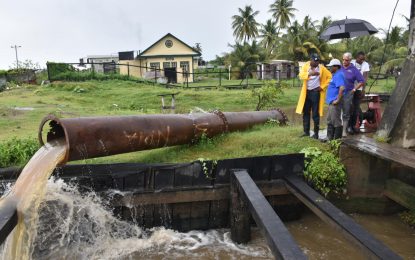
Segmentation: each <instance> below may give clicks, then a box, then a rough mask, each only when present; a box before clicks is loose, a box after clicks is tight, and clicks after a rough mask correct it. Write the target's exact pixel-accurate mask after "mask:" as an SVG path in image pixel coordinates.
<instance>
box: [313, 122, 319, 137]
mask: <svg viewBox="0 0 415 260" xmlns="http://www.w3.org/2000/svg"><path fill="white" fill-rule="evenodd" d="M318 131H320V127H319V126H318V125H315V126H314V134H313V138H314V139H318Z"/></svg>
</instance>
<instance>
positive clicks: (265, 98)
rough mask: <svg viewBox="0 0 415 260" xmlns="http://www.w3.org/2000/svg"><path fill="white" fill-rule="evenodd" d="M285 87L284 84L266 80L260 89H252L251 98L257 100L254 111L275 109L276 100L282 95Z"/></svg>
mask: <svg viewBox="0 0 415 260" xmlns="http://www.w3.org/2000/svg"><path fill="white" fill-rule="evenodd" d="M286 87H287V85H286V84H284V83H281V82H278V83H277V82H276V81H275V80H267V81H265V84H264V85H263V86H262V87H260V88H254V89H252V92H251V97H254V98H256V99H257V100H258V102H257V105H256V110H257V111H259V110H261V109H264V108H270V107H275V106H276V104H277V100H278V99H279V98H281V97H282V96H283V95H284V88H286Z"/></svg>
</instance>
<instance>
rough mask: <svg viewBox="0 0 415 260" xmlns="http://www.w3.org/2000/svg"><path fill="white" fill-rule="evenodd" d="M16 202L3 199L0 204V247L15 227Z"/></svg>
mask: <svg viewBox="0 0 415 260" xmlns="http://www.w3.org/2000/svg"><path fill="white" fill-rule="evenodd" d="M17 220H18V217H17V209H16V201H15V200H13V199H10V198H5V199H3V200H2V201H1V202H0V245H1V244H3V242H4V241H5V240H6V238H7V236H8V235H9V234H10V233H11V232H12V231H13V229H14V227H15V226H16V225H17Z"/></svg>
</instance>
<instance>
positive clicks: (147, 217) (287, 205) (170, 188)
mask: <svg viewBox="0 0 415 260" xmlns="http://www.w3.org/2000/svg"><path fill="white" fill-rule="evenodd" d="M303 166H304V164H303V155H302V154H291V155H276V156H263V157H252V158H240V159H226V160H219V161H217V162H215V163H213V162H212V161H204V162H199V161H195V162H191V163H180V164H140V163H127V164H124V163H122V164H95V165H88V164H87V165H66V166H62V167H58V168H56V169H55V171H54V173H53V175H55V176H57V177H59V178H61V179H63V180H64V181H66V182H70V183H73V184H76V185H77V186H78V187H79V189H80V190H81V191H88V190H93V191H95V192H97V193H98V194H101V195H102V196H103V197H104V198H105V197H106V194H107V191H108V190H118V191H120V192H119V193H117V194H116V195H115V196H114V197H112V198H111V199H110V201H109V203H108V204H109V206H111V208H113V210H114V214H115V215H116V216H117V217H119V218H121V219H123V220H129V221H134V222H135V223H138V224H139V225H140V226H143V227H146V228H152V227H157V226H165V227H166V228H172V229H175V230H178V231H189V230H207V229H213V228H228V227H230V223H229V221H230V217H229V214H230V201H229V198H230V195H229V194H230V169H233V168H245V169H249V170H250V172H251V177H252V178H253V179H254V180H255V181H256V182H257V183H258V186H259V187H260V188H261V189H262V190H263V192H264V194H265V196H266V197H267V199H268V201H269V202H270V204H271V205H272V206H273V208H274V209H275V210H276V212H277V213H278V214H279V215H280V216H281V217H282V218H283V219H284V220H291V219H297V218H299V217H300V216H301V213H302V211H303V209H304V207H303V205H302V203H301V202H300V201H299V200H297V199H296V198H295V197H294V196H293V195H291V194H290V192H289V191H288V190H287V188H286V187H285V185H284V183H283V181H282V180H281V177H282V175H283V174H284V173H285V174H286V173H290V174H301V173H302V170H303ZM17 172H18V170H17V169H16V170H15V171H12V170H8V171H5V170H4V171H3V172H0V178H1V179H2V181H3V182H8V181H11V180H13V179H14V178H15V177H16V174H17Z"/></svg>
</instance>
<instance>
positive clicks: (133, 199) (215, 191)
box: [111, 180, 289, 206]
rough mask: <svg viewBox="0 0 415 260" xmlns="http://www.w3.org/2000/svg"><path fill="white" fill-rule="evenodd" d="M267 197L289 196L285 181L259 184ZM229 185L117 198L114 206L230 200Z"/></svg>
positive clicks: (141, 193) (183, 188)
mask: <svg viewBox="0 0 415 260" xmlns="http://www.w3.org/2000/svg"><path fill="white" fill-rule="evenodd" d="M258 186H259V188H260V189H261V191H262V192H263V194H264V195H265V196H272V195H282V194H289V191H288V190H287V188H286V186H285V183H284V181H282V180H274V181H270V182H258ZM229 192H230V188H229V185H227V184H224V185H222V186H216V187H212V186H207V187H201V186H199V187H182V188H180V189H165V190H163V191H162V192H140V193H134V194H129V195H125V196H123V197H118V196H117V197H116V198H114V199H113V201H112V202H111V205H112V206H125V205H149V204H162V203H183V202H197V201H211V200H224V199H229Z"/></svg>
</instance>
